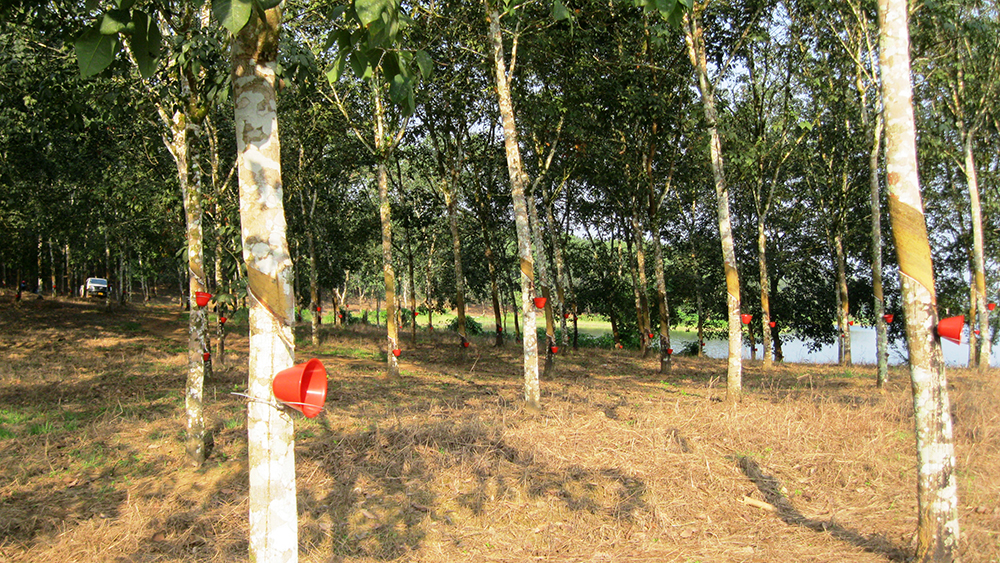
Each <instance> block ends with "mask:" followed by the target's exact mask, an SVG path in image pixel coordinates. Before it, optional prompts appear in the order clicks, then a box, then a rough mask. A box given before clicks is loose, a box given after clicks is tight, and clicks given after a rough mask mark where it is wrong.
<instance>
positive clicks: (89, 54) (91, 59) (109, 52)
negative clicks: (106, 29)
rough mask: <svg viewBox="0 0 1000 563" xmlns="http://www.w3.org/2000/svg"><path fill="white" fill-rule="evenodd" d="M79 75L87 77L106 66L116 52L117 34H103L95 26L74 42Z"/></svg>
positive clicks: (113, 58)
mask: <svg viewBox="0 0 1000 563" xmlns="http://www.w3.org/2000/svg"><path fill="white" fill-rule="evenodd" d="M74 48H75V50H76V62H77V64H78V65H79V66H80V77H81V78H87V77H89V76H93V75H95V74H97V73H99V72H101V71H102V70H104V69H106V68H108V65H110V64H111V61H113V60H115V53H117V52H118V36H116V35H104V34H103V33H101V30H100V29H99V28H96V27H91V28H88V29H87V30H86V31H84V32H83V34H82V35H80V37H79V38H77V40H76V42H75V43H74Z"/></svg>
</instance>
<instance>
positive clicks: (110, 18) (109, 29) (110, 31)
mask: <svg viewBox="0 0 1000 563" xmlns="http://www.w3.org/2000/svg"><path fill="white" fill-rule="evenodd" d="M131 21H132V18H131V17H129V13H128V12H126V11H124V10H108V11H107V12H106V13H105V14H104V16H103V17H101V27H100V29H101V33H103V34H104V35H117V34H118V33H120V32H122V31H124V30H125V27H126V26H128V24H129V22H131Z"/></svg>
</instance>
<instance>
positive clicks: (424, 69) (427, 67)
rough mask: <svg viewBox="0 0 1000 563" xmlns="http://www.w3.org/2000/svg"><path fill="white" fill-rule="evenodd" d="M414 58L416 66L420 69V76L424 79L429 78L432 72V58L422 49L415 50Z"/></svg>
mask: <svg viewBox="0 0 1000 563" xmlns="http://www.w3.org/2000/svg"><path fill="white" fill-rule="evenodd" d="M416 59H417V68H419V69H420V76H422V77H423V78H424V80H426V79H428V78H430V77H431V74H433V73H434V60H433V59H431V56H430V55H428V54H427V51H424V50H423V49H421V50H418V51H417V53H416Z"/></svg>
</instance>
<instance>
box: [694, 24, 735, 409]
mask: <svg viewBox="0 0 1000 563" xmlns="http://www.w3.org/2000/svg"><path fill="white" fill-rule="evenodd" d="M701 9H703V8H702V7H701V6H696V8H695V10H693V11H690V12H688V13H686V14H685V15H684V38H685V41H686V43H687V50H688V56H689V57H690V59H691V64H692V65H693V66H694V68H695V71H696V73H697V75H698V90H699V92H700V93H701V101H702V106H703V107H704V110H705V121H706V123H707V125H708V130H709V152H710V154H711V159H712V177H713V179H714V181H715V198H716V210H717V214H718V218H719V235H720V237H719V238H720V239H721V241H722V262H723V266H724V267H725V272H726V308H727V310H728V313H729V315H728V317H729V318H728V320H729V361H728V367H727V370H726V401H728V402H730V403H733V402H739V401H740V400H742V394H743V357H742V351H743V332H742V330H741V326H742V325H741V321H740V276H739V271H738V270H737V269H736V250H735V247H734V243H733V227H732V222H731V221H730V219H729V188H728V187H727V186H726V176H725V172H724V170H723V159H722V141H721V140H720V138H719V129H718V126H717V123H718V117H717V112H716V109H715V90H714V87H713V86H712V84H711V82H710V81H709V79H708V61H707V58H706V53H705V42H704V28H703V26H702V23H701ZM699 332H700V329H699ZM699 338H700V335H699Z"/></svg>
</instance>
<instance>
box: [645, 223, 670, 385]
mask: <svg viewBox="0 0 1000 563" xmlns="http://www.w3.org/2000/svg"><path fill="white" fill-rule="evenodd" d="M650 221H651V222H652V224H651V225H650V226H651V229H650V231H652V236H653V267H654V269H655V270H656V308H657V310H658V312H659V314H660V373H664V374H666V373H670V370H671V367H672V363H671V358H670V356H671V354H672V352H671V351H670V350H671V348H670V308H669V303H668V302H667V279H666V275H665V273H664V271H663V242H662V241H660V227H659V224H658V222H657V221H656V214H655V213H654V214H653V215H652V216H651V217H650Z"/></svg>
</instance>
